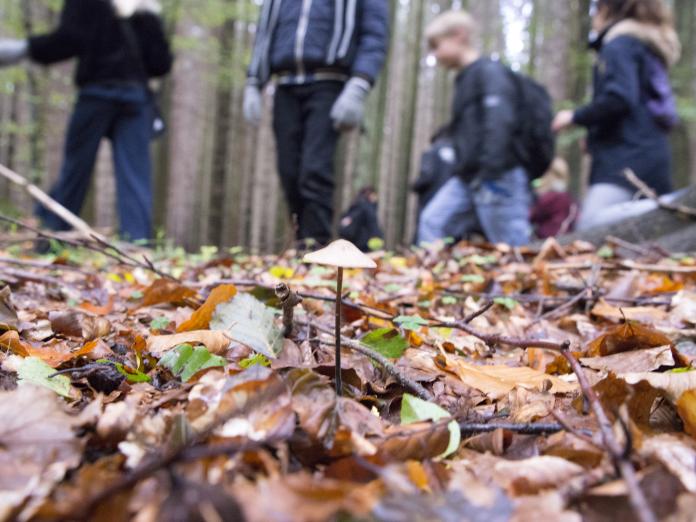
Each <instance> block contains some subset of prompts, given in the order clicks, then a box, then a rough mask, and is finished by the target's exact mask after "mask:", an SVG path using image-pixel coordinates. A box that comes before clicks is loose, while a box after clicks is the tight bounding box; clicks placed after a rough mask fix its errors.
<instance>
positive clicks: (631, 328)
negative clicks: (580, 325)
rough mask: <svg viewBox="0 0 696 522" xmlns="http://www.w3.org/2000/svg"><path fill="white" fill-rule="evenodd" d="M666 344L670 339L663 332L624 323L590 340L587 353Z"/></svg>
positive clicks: (613, 352) (590, 354) (608, 352)
mask: <svg viewBox="0 0 696 522" xmlns="http://www.w3.org/2000/svg"><path fill="white" fill-rule="evenodd" d="M668 344H669V345H671V344H672V341H671V340H670V339H669V337H667V336H665V335H664V334H663V333H660V332H658V331H657V330H655V329H653V328H649V327H647V326H641V325H639V324H635V323H626V324H620V325H618V326H614V327H612V328H610V329H609V330H607V331H606V332H604V333H603V334H602V335H600V336H599V337H597V338H596V339H595V340H594V341H592V342H591V343H590V344H589V346H588V355H589V356H590V357H598V356H605V355H612V354H615V353H621V352H629V351H631V350H643V349H645V348H657V347H660V346H665V345H668Z"/></svg>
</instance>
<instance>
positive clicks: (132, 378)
mask: <svg viewBox="0 0 696 522" xmlns="http://www.w3.org/2000/svg"><path fill="white" fill-rule="evenodd" d="M96 362H98V363H99V364H110V365H111V366H113V367H114V368H116V370H117V371H118V373H120V374H121V375H123V376H124V377H125V378H126V380H127V381H128V382H130V383H138V382H150V380H151V379H150V377H149V376H148V375H146V374H144V373H143V372H141V371H139V370H136V369H134V368H129V367H127V366H124V365H123V364H121V363H119V362H116V361H111V360H109V359H98V360H97V361H96Z"/></svg>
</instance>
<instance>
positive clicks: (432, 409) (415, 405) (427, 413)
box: [401, 393, 462, 459]
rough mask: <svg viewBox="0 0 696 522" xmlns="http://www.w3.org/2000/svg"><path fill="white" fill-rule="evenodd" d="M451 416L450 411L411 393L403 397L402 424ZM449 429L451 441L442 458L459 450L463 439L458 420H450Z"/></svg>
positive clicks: (437, 419)
mask: <svg viewBox="0 0 696 522" xmlns="http://www.w3.org/2000/svg"><path fill="white" fill-rule="evenodd" d="M450 417H451V415H450V414H449V412H448V411H447V410H444V409H443V408H441V407H440V406H438V405H437V404H433V403H432V402H428V401H424V400H423V399H419V398H418V397H414V396H413V395H411V394H409V393H405V394H404V397H403V399H401V424H413V423H414V422H422V421H428V420H430V421H435V422H437V421H439V420H441V419H448V418H450ZM447 429H449V432H450V441H449V445H448V446H447V449H446V450H445V452H444V453H443V454H442V455H440V456H439V457H438V458H440V459H444V458H445V457H447V456H449V455H451V454H452V453H454V452H455V451H457V448H459V443H460V442H461V440H462V434H461V430H460V429H459V424H458V423H457V421H456V420H453V421H452V422H450V423H449V424H448V425H447Z"/></svg>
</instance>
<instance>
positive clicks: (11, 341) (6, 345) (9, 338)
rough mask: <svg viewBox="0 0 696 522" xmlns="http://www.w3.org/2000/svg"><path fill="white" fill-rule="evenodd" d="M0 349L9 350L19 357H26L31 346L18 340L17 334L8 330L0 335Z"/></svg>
mask: <svg viewBox="0 0 696 522" xmlns="http://www.w3.org/2000/svg"><path fill="white" fill-rule="evenodd" d="M0 348H2V349H4V350H9V351H11V352H12V353H14V354H17V355H19V356H20V357H28V356H29V352H30V351H31V349H32V348H31V345H29V344H28V343H25V342H23V341H22V340H21V339H20V338H19V333H17V331H16V330H8V331H7V332H5V333H4V334H2V335H0Z"/></svg>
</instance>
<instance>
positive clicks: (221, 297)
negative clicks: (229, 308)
mask: <svg viewBox="0 0 696 522" xmlns="http://www.w3.org/2000/svg"><path fill="white" fill-rule="evenodd" d="M236 294H237V288H236V287H235V286H234V285H220V286H217V287H215V288H214V289H213V290H212V292H210V295H209V296H208V299H206V300H205V303H203V305H201V307H200V308H199V309H198V310H196V311H195V312H193V314H191V317H190V318H189V319H188V320H187V321H184V322H183V323H181V324H180V325H179V327H178V328H177V329H176V331H177V332H189V331H191V330H202V329H205V328H208V326H209V325H210V320H211V319H212V318H213V314H214V313H215V308H216V307H217V305H219V304H220V303H226V302H227V301H229V300H230V299H232V298H233V297H234V296H235V295H236Z"/></svg>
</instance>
